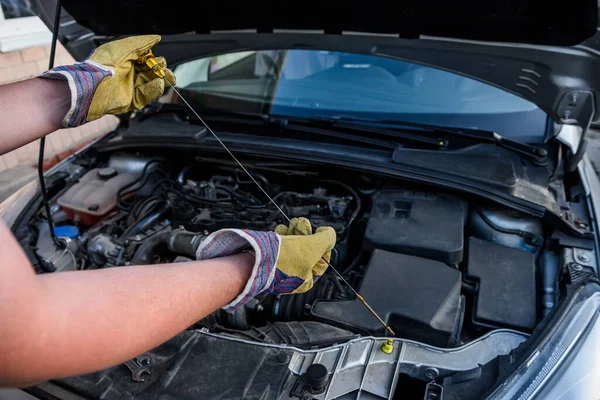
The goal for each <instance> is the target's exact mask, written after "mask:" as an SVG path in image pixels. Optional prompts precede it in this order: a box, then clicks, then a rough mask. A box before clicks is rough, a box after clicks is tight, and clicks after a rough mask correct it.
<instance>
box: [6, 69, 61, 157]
mask: <svg viewBox="0 0 600 400" xmlns="http://www.w3.org/2000/svg"><path fill="white" fill-rule="evenodd" d="M70 101H71V95H70V91H69V87H68V85H67V82H66V81H59V80H54V79H42V78H34V79H28V80H25V81H21V82H15V83H10V84H7V85H2V86H0V121H2V128H0V154H4V153H6V152H8V151H11V150H14V149H16V148H17V147H20V146H23V145H24V144H27V143H29V142H32V141H34V140H36V139H39V138H40V137H42V136H45V135H47V134H49V133H51V132H54V131H55V130H57V129H60V128H61V121H62V119H63V117H64V116H65V114H66V113H67V111H68V110H69V106H70Z"/></svg>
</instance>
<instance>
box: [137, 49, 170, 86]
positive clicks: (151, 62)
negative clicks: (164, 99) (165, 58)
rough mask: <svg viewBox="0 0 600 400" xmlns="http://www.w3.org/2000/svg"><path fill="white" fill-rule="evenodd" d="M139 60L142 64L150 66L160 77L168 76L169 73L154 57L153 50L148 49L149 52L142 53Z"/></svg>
mask: <svg viewBox="0 0 600 400" xmlns="http://www.w3.org/2000/svg"><path fill="white" fill-rule="evenodd" d="M138 61H139V62H140V63H141V64H144V65H145V66H147V67H148V68H150V69H151V70H152V72H154V73H155V74H156V75H157V76H158V77H159V78H163V79H164V78H165V77H166V76H167V74H166V73H165V71H164V70H163V68H162V67H161V66H160V65H158V63H157V62H156V60H155V59H154V54H152V50H148V52H146V53H145V54H144V55H142V56H141V57H140V58H139V59H138Z"/></svg>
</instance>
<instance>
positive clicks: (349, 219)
mask: <svg viewBox="0 0 600 400" xmlns="http://www.w3.org/2000/svg"><path fill="white" fill-rule="evenodd" d="M246 162H247V165H248V167H247V168H248V170H249V171H250V173H251V174H252V177H253V178H254V179H255V180H256V181H257V182H258V183H259V184H260V186H261V188H262V189H263V190H264V191H266V192H267V193H268V194H269V196H270V197H271V198H273V200H274V201H275V202H276V203H277V205H278V206H279V207H280V208H281V209H282V210H283V211H284V212H285V213H286V214H287V215H288V216H289V217H290V218H294V217H306V218H308V219H309V220H310V221H311V223H312V226H313V228H314V229H316V228H318V227H320V226H325V225H327V226H332V227H333V228H334V229H335V231H336V234H337V244H336V246H335V248H334V250H333V251H332V255H331V265H332V267H334V268H335V269H336V270H337V271H339V272H340V273H341V275H342V276H343V278H344V279H340V278H339V277H338V276H337V275H336V274H335V273H334V272H333V271H330V270H328V271H327V272H326V273H325V274H324V275H323V276H322V277H321V278H320V279H319V280H318V281H317V282H316V283H315V285H314V287H313V288H312V289H311V290H309V291H308V292H306V293H302V294H294V295H269V296H266V297H264V298H260V299H258V298H257V299H253V300H252V301H250V302H249V303H248V304H246V305H245V306H244V307H239V308H237V309H235V310H230V311H224V310H218V311H216V312H214V313H213V314H211V315H209V316H207V317H205V318H204V319H202V320H200V321H198V322H197V323H196V324H194V325H193V326H191V327H190V328H189V329H188V330H187V331H186V332H183V333H182V334H180V335H179V336H177V337H176V338H174V339H173V340H172V341H170V342H168V343H170V344H169V345H168V346H167V345H165V346H167V347H165V346H161V347H159V348H158V349H157V350H156V351H153V352H149V353H147V354H146V355H145V356H144V357H146V358H147V359H148V360H150V359H152V360H154V361H153V362H154V363H156V364H158V365H162V364H161V363H167V364H169V365H171V364H173V363H174V362H176V361H175V360H176V359H177V358H178V357H184V356H182V354H186V356H185V357H187V358H185V360H186V361H185V362H188V361H189V357H191V356H190V354H191V353H189V351H188V350H185V349H186V347H185V346H187V345H186V343H188V342H186V340H192V339H191V338H195V339H194V343H197V346H199V348H200V350H197V351H200V352H201V353H205V352H208V353H210V354H212V353H215V354H223V352H227V351H226V350H224V349H223V348H222V347H219V346H224V345H225V344H223V343H221V342H220V341H218V343H217V342H215V340H217V338H219V339H227V340H233V342H228V343H229V346H232V347H229V349H230V350H231V349H232V348H234V347H235V346H242V344H243V346H246V347H243V346H242V347H243V348H244V350H243V351H244V352H245V353H244V354H253V353H252V352H253V351H256V352H259V353H260V354H263V353H261V352H267V353H269V351H271V353H269V354H270V355H269V356H268V357H274V358H273V360H276V361H277V360H279V358H277V357H280V356H281V354H283V353H282V352H284V350H285V351H287V350H289V349H295V351H296V353H294V355H292V356H291V357H292V359H294V357H296V358H298V357H300V358H302V359H303V360H308V361H306V365H308V366H310V365H311V363H313V362H316V361H314V359H313V358H311V357H313V356H314V355H315V354H317V353H314V352H323V355H322V357H326V356H325V354H328V353H327V351H330V350H331V351H333V349H337V350H336V351H344V352H345V351H351V350H350V349H351V348H355V347H356V346H359V347H360V346H363V345H364V346H367V345H368V346H371V347H370V348H375V347H373V346H381V343H383V342H381V340H385V337H386V331H385V329H384V327H383V326H382V325H381V324H379V323H378V321H377V320H376V319H375V318H374V317H373V315H371V314H370V313H369V312H368V310H366V308H365V307H364V306H363V305H362V304H361V303H360V302H359V301H358V299H356V297H355V296H354V294H353V291H352V290H351V288H349V287H348V286H347V285H346V283H348V284H349V285H351V286H352V288H353V289H354V290H356V291H357V292H358V293H360V294H361V295H362V296H363V297H364V298H365V299H366V300H367V301H368V302H369V304H370V305H371V306H372V307H373V308H374V309H375V310H376V311H377V313H378V314H379V315H380V316H381V317H382V318H383V320H384V321H385V322H386V323H387V324H388V325H389V326H390V327H391V328H392V329H393V330H394V331H395V332H396V335H397V337H398V338H401V339H402V341H403V342H402V343H404V344H403V346H404V347H403V348H404V350H403V352H402V353H397V352H399V349H396V350H392V354H398V357H401V355H400V354H402V357H404V356H407V354H408V353H406V351H408V350H407V349H408V348H409V347H410V346H415V349H420V350H418V351H427V352H431V354H429V355H422V356H423V357H425V358H430V359H432V360H433V359H436V357H437V356H434V354H437V353H439V352H440V351H444V352H447V353H445V354H446V355H447V356H448V357H450V356H451V355H452V354H456V357H459V356H458V355H459V354H463V353H464V352H472V354H474V355H473V356H471V359H470V360H466V359H462V361H464V362H466V364H465V365H467V364H469V363H471V364H473V363H475V364H474V366H473V367H476V366H477V365H480V364H484V363H486V362H488V361H490V360H492V359H494V357H497V356H501V355H503V354H507V353H508V352H509V351H510V350H512V349H514V348H515V347H516V346H518V345H519V344H520V343H521V342H523V341H524V340H525V339H526V337H527V336H528V335H529V334H530V333H531V332H532V331H533V330H534V328H535V327H536V325H537V324H538V323H539V322H540V321H541V320H542V319H543V317H544V316H545V315H547V314H548V313H549V311H550V309H552V307H554V305H555V304H557V299H558V294H559V293H558V284H557V282H558V280H559V274H558V273H559V259H558V257H557V255H556V254H555V253H554V252H549V251H545V249H546V245H545V243H546V238H547V231H545V227H544V225H543V223H542V221H541V220H540V219H538V218H535V217H532V216H529V215H525V214H522V213H519V212H517V211H514V210H511V209H508V208H503V207H501V206H498V205H494V204H492V203H483V202H481V201H480V200H479V199H474V198H467V197H465V196H462V195H458V194H456V193H450V192H447V191H440V190H435V188H432V187H431V186H425V185H419V184H416V183H408V182H402V181H399V180H392V179H387V178H384V177H380V176H376V175H370V174H364V173H361V172H354V171H348V170H342V169H340V170H336V169H334V168H330V169H327V170H326V169H323V168H319V167H317V166H314V165H309V164H306V165H294V166H291V165H286V164H285V163H269V162H266V163H258V162H256V163H252V162H251V161H246ZM55 175H56V178H55V180H54V181H53V182H54V185H53V187H54V188H55V189H54V192H53V193H52V198H51V210H52V211H51V212H52V217H53V220H54V222H55V225H56V227H55V232H56V235H57V236H58V237H59V239H60V241H61V242H62V243H64V245H63V246H61V248H57V246H55V244H54V243H53V241H52V239H51V237H50V235H49V229H48V224H47V222H46V219H45V217H44V216H43V211H42V208H41V207H40V208H39V209H38V210H37V212H34V213H33V214H32V217H31V219H30V220H29V222H28V224H27V227H26V229H24V230H22V231H21V232H20V239H21V243H22V244H23V243H24V244H25V245H24V248H25V249H26V252H27V254H28V256H29V257H30V259H31V261H32V264H33V265H34V268H35V269H36V271H37V272H38V273H62V272H65V271H76V270H89V269H103V268H127V267H128V266H131V265H146V264H170V263H178V262H186V261H190V260H192V259H194V255H195V251H196V249H197V247H198V245H199V243H200V242H201V241H202V239H203V238H204V237H205V236H207V235H209V234H210V233H212V232H214V231H216V230H218V229H222V228H241V229H251V230H273V229H274V228H275V227H276V226H277V225H278V224H285V223H286V219H285V217H284V216H282V215H281V213H280V212H279V211H278V210H277V208H276V207H275V206H274V205H273V204H272V203H270V201H269V200H268V198H267V197H266V196H265V195H264V194H263V193H262V191H261V189H259V188H258V187H257V186H256V184H255V183H254V182H253V180H251V179H249V178H248V176H247V175H246V174H245V173H244V171H242V170H241V169H239V168H238V166H236V165H235V164H233V163H232V162H230V161H228V160H226V159H216V158H212V157H201V156H197V155H190V156H186V157H183V156H182V157H181V158H180V159H175V158H173V157H168V156H165V155H161V154H144V155H141V154H139V153H136V154H131V153H109V154H106V155H103V156H97V157H90V158H87V157H82V158H80V159H79V160H78V162H74V163H72V164H70V165H68V166H67V167H65V168H64V169H63V171H61V172H59V173H57V174H55ZM24 232H25V233H24ZM198 335H200V336H201V339H198ZM186 338H187V339H186ZM498 338H502V339H501V340H500V339H498ZM204 341H206V342H204ZM252 343H254V344H257V345H259V346H258V347H257V348H256V349H254V348H252V350H250V349H249V348H248V347H247V345H248V344H252ZM490 343H491V344H490ZM498 343H500V344H498ZM209 344H210V345H209ZM207 346H208V347H207ZM261 346H263V347H261ZM264 346H275V347H274V348H272V347H268V348H269V349H271V350H269V351H267V350H265V347H264ZM340 346H342V347H340ZM344 346H345V347H344ZM407 346H408V347H407ZM511 346H512V347H511ZM209 348H210V350H208V349H209ZM165 349H169V350H165ZM273 349H275V350H273ZM286 349H287V350H286ZM328 349H330V350H328ZM344 349H346V350H344ZM424 349H430V350H424ZM442 349H444V350H442ZM484 349H485V350H484ZM194 351H196V350H193V351H192V353H193V352H194ZM300 351H306V352H307V353H306V354H305V353H298V352H300ZM361 351H363V352H364V351H367V350H365V349H363V350H361ZM415 351H417V350H415ZM394 352H396V353H394ZM257 354H258V353H257ZM265 354H266V353H265ZM278 354H279V356H278ZM286 354H287V353H286ZM318 354H321V353H318ZM415 354H416V353H415ZM263 355H264V354H263ZM161 357H162V358H161ZM261 357H262V356H261ZM265 357H266V356H265ZM281 357H283V356H281ZM340 357H341V356H340ZM357 357H359V358H360V359H362V358H364V357H366V356H357ZM361 357H362V358H361ZM431 357H433V358H431ZM452 357H455V356H454V355H452ZM460 357H463V356H460ZM478 357H479V358H478ZM234 358H235V357H234ZM284 358H285V360H287V361H285V362H282V365H288V364H287V363H289V362H290V358H289V357H288V356H285V357H284ZM161 360H162V361H161ZM165 360H167V361H165ZM311 360H312V361H311ZM337 360H338V361H336V362H335V363H333V361H332V362H331V363H330V365H329V368H334V366H335V365H338V366H337V367H335V368H342V367H341V366H340V365H341V364H339V363H340V362H341V361H340V360H341V359H337ZM365 360H366V358H365V359H364V360H363V361H365ZM423 360H424V359H420V358H418V357H417V358H416V359H415V360H414V365H413V366H412V367H411V368H410V369H408V370H406V371H404V372H403V373H404V374H406V376H409V377H410V379H413V378H415V379H418V380H419V381H420V382H423V384H424V385H425V384H426V382H427V381H431V376H430V375H431V374H432V373H433V372H431V368H430V369H427V368H425V366H426V365H427V363H426V362H424V361H423ZM142 361H143V360H142ZM462 361H461V362H462ZM140 362H141V361H140ZM181 362H183V361H181ZM190 362H191V361H190ZM265 362H266V361H265ZM277 362H278V361H277ZM277 362H276V363H277ZM365 362H366V361H365ZM453 362H455V361H453ZM336 363H337V364H336ZM400 363H401V361H400V358H398V359H397V365H400ZM324 364H326V365H327V363H325V362H324ZM194 365H195V364H194ZM294 365H295V368H296V369H297V371H296V372H297V373H298V374H299V375H301V376H302V377H304V376H306V373H307V372H306V368H304V367H302V366H301V365H300V364H298V363H296V364H294ZM391 365H392V364H390V368H391ZM394 365H396V364H394ZM138 367H139V365H138ZM127 368H128V369H129V370H130V372H132V373H133V370H132V369H131V366H130V365H129V366H127ZM160 368H162V367H160ZM194 368H200V367H199V366H195V367H194ZM263 368H266V367H264V365H263ZM288 368H289V370H290V371H292V370H293V368H292V364H291V363H290V364H289V365H288ZM303 368H304V369H303ZM394 368H396V367H394ZM452 368H455V367H452ZM452 368H451V367H448V370H444V369H443V368H442V367H439V368H437V369H435V371H437V372H435V374H436V375H435V376H439V377H443V376H445V375H448V374H450V373H451V371H452ZM465 369H466V368H465ZM126 371H127V370H126V369H123V366H121V369H118V368H117V369H110V370H106V371H105V372H104V373H105V374H109V375H110V376H112V377H113V378H111V379H115V378H114V377H115V376H121V375H123V374H125V375H127V374H128V373H127V372H126ZM238 372H239V371H238ZM330 373H331V370H330ZM364 373H365V374H366V370H365V371H364ZM113 375H114V376H113ZM365 376H366V375H365ZM98 379H99V378H98V377H97V376H96V377H94V378H91V377H74V378H69V379H68V380H66V381H65V382H70V384H71V385H74V386H75V387H77V388H79V389H78V390H83V391H84V392H86V393H88V394H90V395H92V394H94V393H99V392H101V388H100V386H101V385H100V381H101V380H98ZM157 379H159V378H157ZM165 379H166V378H165ZM252 379H254V378H252ZM282 379H283V378H282ZM302 379H305V378H302ZM363 379H366V378H363ZM286 382H287V383H286V384H285V385H287V386H285V387H286V388H287V389H286V390H289V393H291V394H293V393H296V392H294V387H295V386H293V385H294V383H293V382H291V381H290V382H288V381H287V380H286ZM130 384H133V383H131V382H130V383H128V384H126V385H125V386H124V388H125V389H123V388H122V389H118V390H117V391H116V392H115V393H117V394H118V396H116V397H119V396H122V395H123V393H125V392H127V391H128V390H130V389H131V388H130V387H129V385H130ZM155 384H156V382H155ZM99 385H100V386H99ZM290 385H291V386H290ZM331 385H332V384H331ZM382 385H384V384H383V383H382ZM393 385H395V383H394V384H393ZM393 385H392V383H391V381H390V387H392V386H393ZM288 386H289V387H288ZM384 386H385V385H384ZM344 388H346V387H345V386H344ZM123 390H124V391H123ZM223 390H224V391H226V390H228V389H226V388H224V389H223ZM282 390H283V389H282ZM340 390H342V391H343V390H346V389H340ZM386 396H387V395H386ZM386 396H382V397H386ZM109 397H110V396H109ZM116 397H115V398H116ZM292 397H294V396H292ZM296 397H299V398H302V396H296ZM334 397H335V396H334ZM334 397H332V396H331V395H327V396H325V397H319V396H313V398H334Z"/></svg>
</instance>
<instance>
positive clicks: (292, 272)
mask: <svg viewBox="0 0 600 400" xmlns="http://www.w3.org/2000/svg"><path fill="white" fill-rule="evenodd" d="M296 227H297V228H298V230H300V231H301V232H302V233H304V234H305V235H302V234H300V232H298V231H297V230H296ZM335 240H336V237H335V231H334V230H333V228H331V227H320V228H319V229H317V231H316V233H314V234H312V228H311V225H310V222H309V221H308V220H307V219H306V218H294V219H292V224H290V226H284V225H279V226H278V227H277V228H276V229H275V232H258V231H250V230H244V229H222V230H219V231H217V232H214V233H212V234H211V235H209V236H208V237H206V239H204V240H203V241H202V243H201V244H200V247H199V248H198V251H197V252H196V258H197V259H199V260H203V259H209V258H216V257H224V256H227V255H231V254H235V253H238V252H239V251H240V250H242V249H245V248H251V249H252V252H253V253H254V255H255V262H254V267H253V269H252V275H251V276H250V279H249V280H248V283H247V284H246V286H245V288H244V290H243V291H242V293H240V294H239V295H238V296H237V297H236V298H235V299H234V300H233V301H232V302H231V303H229V304H228V305H226V306H225V307H223V308H225V309H229V308H236V307H238V306H240V305H243V304H246V303H247V302H248V301H249V300H250V299H252V298H254V297H256V296H258V295H260V296H261V297H262V296H266V295H269V294H293V293H303V292H306V291H307V290H309V289H310V288H312V287H313V285H314V283H315V282H316V281H317V280H318V279H319V278H320V277H321V276H322V275H323V273H325V270H326V269H327V262H325V261H324V260H323V259H322V257H323V258H325V260H327V261H329V258H330V257H331V250H332V249H333V247H334V246H335Z"/></svg>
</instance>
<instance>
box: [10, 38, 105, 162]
mask: <svg viewBox="0 0 600 400" xmlns="http://www.w3.org/2000/svg"><path fill="white" fill-rule="evenodd" d="M49 56H50V46H43V47H31V48H28V49H23V50H20V51H13V52H9V53H0V84H4V83H10V82H15V81H19V80H23V79H27V78H31V77H34V76H36V75H38V74H40V73H41V72H43V71H45V70H47V69H48V59H49ZM73 62H74V60H73V57H71V56H70V55H69V53H67V51H66V50H65V49H64V48H63V46H62V45H61V44H60V43H59V44H58V47H57V49H56V57H55V62H54V64H55V65H56V66H59V65H67V64H72V63H73ZM115 126H116V118H115V117H112V116H107V117H104V118H101V119H99V120H97V121H93V122H90V123H88V124H85V125H83V126H81V127H78V128H74V129H61V130H58V131H56V132H54V133H52V134H50V135H48V137H47V139H46V152H45V154H46V155H47V157H48V158H50V157H52V156H54V155H56V154H59V153H61V152H63V151H65V150H67V149H69V148H72V147H74V146H76V145H77V144H79V143H81V142H84V141H87V140H89V139H92V138H95V137H98V136H99V135H102V134H104V133H107V132H110V131H111V130H112V129H114V128H115ZM2 134H10V132H3V133H2ZM38 151H39V142H38V141H35V142H33V143H29V144H28V145H25V146H23V147H21V148H19V149H17V150H14V151H11V152H10V153H7V154H4V155H2V156H0V172H2V171H4V170H6V169H8V168H12V167H14V166H16V165H18V164H33V163H35V161H36V160H37V156H38Z"/></svg>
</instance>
